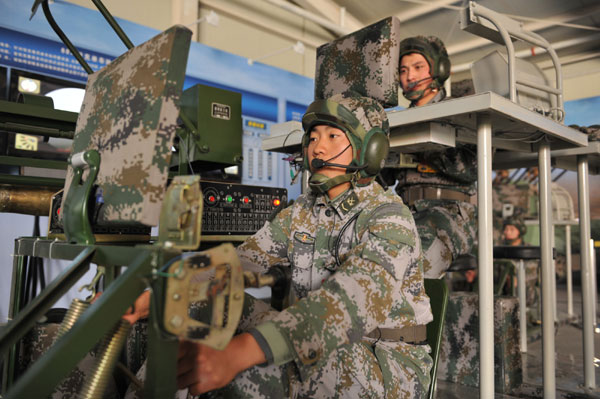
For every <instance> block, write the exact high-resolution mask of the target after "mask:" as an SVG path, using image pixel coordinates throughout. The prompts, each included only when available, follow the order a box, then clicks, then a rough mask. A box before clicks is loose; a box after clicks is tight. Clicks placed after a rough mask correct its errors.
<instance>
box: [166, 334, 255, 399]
mask: <svg viewBox="0 0 600 399" xmlns="http://www.w3.org/2000/svg"><path fill="white" fill-rule="evenodd" d="M265 361H266V358H265V354H264V353H263V351H262V349H260V346H258V344H257V343H256V340H255V339H254V337H252V335H250V334H247V333H244V334H240V335H236V336H235V337H233V339H232V340H231V341H230V342H229V344H228V345H227V347H226V348H225V349H224V350H222V351H219V350H216V349H212V348H210V347H208V346H206V345H202V344H198V343H194V342H190V341H181V342H180V344H179V354H178V360H177V387H178V388H179V389H183V388H189V390H190V393H191V394H192V395H199V394H201V393H204V392H209V391H212V390H215V389H218V388H222V387H224V386H225V385H227V384H228V383H229V382H231V381H232V380H233V379H234V378H235V376H236V375H237V374H239V373H240V372H242V371H244V370H246V369H248V368H250V367H252V366H254V365H257V364H261V363H264V362H265Z"/></svg>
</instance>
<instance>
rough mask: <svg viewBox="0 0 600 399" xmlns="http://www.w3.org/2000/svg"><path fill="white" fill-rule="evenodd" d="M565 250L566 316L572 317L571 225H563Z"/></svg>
mask: <svg viewBox="0 0 600 399" xmlns="http://www.w3.org/2000/svg"><path fill="white" fill-rule="evenodd" d="M565 252H566V253H567V316H568V317H569V319H571V318H572V317H573V275H572V273H573V272H572V269H573V265H572V259H571V225H569V224H566V225H565Z"/></svg>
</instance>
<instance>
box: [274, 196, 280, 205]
mask: <svg viewBox="0 0 600 399" xmlns="http://www.w3.org/2000/svg"><path fill="white" fill-rule="evenodd" d="M279 205H281V200H280V199H279V198H275V199H274V200H273V206H279Z"/></svg>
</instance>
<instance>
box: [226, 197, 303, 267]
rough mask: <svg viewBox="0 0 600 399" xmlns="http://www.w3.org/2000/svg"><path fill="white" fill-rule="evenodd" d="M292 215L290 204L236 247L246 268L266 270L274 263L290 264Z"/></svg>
mask: <svg viewBox="0 0 600 399" xmlns="http://www.w3.org/2000/svg"><path fill="white" fill-rule="evenodd" d="M292 206H293V205H292ZM291 215H292V210H291V206H290V207H288V208H286V209H284V210H282V211H281V212H279V213H278V214H277V216H276V217H275V219H273V220H272V221H267V222H266V223H265V224H264V226H263V227H262V228H261V229H260V230H259V231H258V232H256V234H254V235H253V236H251V237H249V238H248V239H247V240H246V241H244V242H243V243H242V244H241V245H239V246H238V247H237V248H236V251H237V254H238V256H239V258H240V261H241V262H242V267H243V268H244V270H251V271H259V272H264V271H266V270H267V269H268V268H269V267H271V266H273V265H289V259H288V257H287V256H288V255H287V250H288V241H289V235H290V232H289V229H290V224H291Z"/></svg>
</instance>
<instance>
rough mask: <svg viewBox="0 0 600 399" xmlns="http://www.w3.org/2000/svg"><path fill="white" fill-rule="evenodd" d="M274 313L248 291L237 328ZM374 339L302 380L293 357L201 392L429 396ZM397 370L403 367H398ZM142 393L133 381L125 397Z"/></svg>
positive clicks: (196, 313) (338, 354) (195, 312)
mask: <svg viewBox="0 0 600 399" xmlns="http://www.w3.org/2000/svg"><path fill="white" fill-rule="evenodd" d="M202 313H203V309H202V308H199V307H193V308H192V309H191V311H190V316H192V317H194V318H198V319H200V320H202ZM275 315H277V311H276V310H274V309H272V308H271V307H270V306H269V305H268V304H267V303H265V302H263V301H261V300H258V299H256V298H253V297H252V296H250V295H247V294H246V295H245V298H244V310H243V314H242V319H241V320H240V324H239V328H238V333H239V332H243V331H247V330H249V329H250V328H252V327H255V326H256V325H258V324H260V323H262V322H264V321H266V320H269V319H271V318H273V317H274V316H275ZM373 342H375V340H372V342H367V341H366V340H365V341H361V342H358V343H354V344H348V345H344V346H342V347H340V348H338V349H337V350H336V351H335V352H334V353H333V354H332V355H331V356H330V357H329V359H327V361H326V363H325V364H324V365H323V366H322V367H321V368H319V369H318V370H317V371H316V372H315V373H313V374H312V375H311V376H310V377H309V378H307V379H306V380H304V381H302V380H300V377H299V373H298V371H297V369H296V366H295V364H294V362H290V363H287V364H283V365H279V366H277V365H266V366H260V365H259V366H255V367H252V368H250V369H247V370H245V371H243V372H242V373H240V374H238V375H237V376H236V377H235V379H234V380H233V381H232V382H231V383H229V384H228V385H227V386H225V387H224V388H221V389H219V390H216V391H213V392H210V393H208V394H205V395H202V396H201V397H203V398H236V399H237V398H242V399H244V398H248V399H250V398H252V399H254V398H265V399H266V398H277V399H279V398H307V399H308V398H327V399H329V398H348V399H351V398H352V399H354V398H383V397H389V398H419V397H425V395H426V393H427V389H428V386H426V387H423V386H422V384H421V382H420V379H419V376H418V373H416V372H415V371H414V370H413V368H410V367H407V366H405V365H403V364H400V363H396V362H394V364H389V362H388V361H387V359H385V356H381V352H380V351H381V349H380V348H379V347H378V345H373ZM382 344H385V343H382ZM379 358H383V359H384V361H383V362H380V361H379V360H378V359H379ZM380 363H382V364H380ZM409 364H410V363H409ZM430 366H431V365H429V368H430ZM429 368H427V370H428V369H429ZM397 369H401V370H400V372H399V371H398V370H397ZM144 373H145V367H142V369H140V371H139V372H138V378H139V379H141V380H144ZM421 377H422V376H421ZM386 382H387V383H386ZM390 382H391V383H392V384H393V386H394V389H392V390H391V392H390V390H389V389H388V390H386V386H387V385H389V383H390ZM141 394H142V392H141V391H140V390H136V389H135V388H134V386H133V385H132V386H130V391H128V393H127V395H126V398H127V399H134V398H141V397H142V396H141ZM176 397H177V398H178V399H183V398H186V397H187V399H190V398H192V396H191V395H189V394H187V393H186V392H185V391H184V390H181V391H179V392H178V393H177V395H176Z"/></svg>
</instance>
